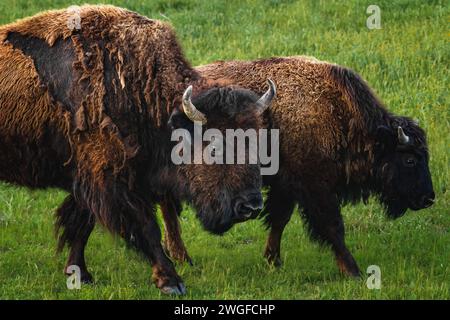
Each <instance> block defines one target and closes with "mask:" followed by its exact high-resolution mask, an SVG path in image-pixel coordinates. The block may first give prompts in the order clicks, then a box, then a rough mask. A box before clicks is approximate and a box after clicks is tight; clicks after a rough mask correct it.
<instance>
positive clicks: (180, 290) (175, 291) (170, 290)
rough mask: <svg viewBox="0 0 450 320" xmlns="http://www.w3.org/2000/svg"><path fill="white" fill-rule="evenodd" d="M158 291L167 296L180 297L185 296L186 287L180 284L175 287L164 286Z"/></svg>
mask: <svg viewBox="0 0 450 320" xmlns="http://www.w3.org/2000/svg"><path fill="white" fill-rule="evenodd" d="M160 290H161V292H162V293H164V294H169V295H176V296H182V295H185V294H186V287H185V286H184V284H183V283H181V282H180V283H178V284H177V285H176V286H164V287H162V288H161V289H160Z"/></svg>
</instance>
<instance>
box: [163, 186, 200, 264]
mask: <svg viewBox="0 0 450 320" xmlns="http://www.w3.org/2000/svg"><path fill="white" fill-rule="evenodd" d="M161 212H162V216H163V220H164V229H165V232H164V246H165V249H166V250H167V251H168V253H169V255H170V257H171V258H172V259H174V260H176V261H179V262H188V263H189V264H190V265H191V266H192V260H191V258H190V257H189V254H188V252H187V250H186V247H185V246H184V242H183V239H182V238H181V226H180V223H179V221H178V217H179V215H180V213H181V204H180V203H179V202H178V201H177V200H175V199H174V198H173V196H172V195H169V194H168V195H166V196H165V197H164V200H163V201H162V202H161Z"/></svg>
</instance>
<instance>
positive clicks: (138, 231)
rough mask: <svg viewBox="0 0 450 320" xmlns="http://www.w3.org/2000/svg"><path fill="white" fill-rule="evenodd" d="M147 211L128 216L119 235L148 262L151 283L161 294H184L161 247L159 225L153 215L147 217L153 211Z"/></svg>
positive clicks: (181, 284)
mask: <svg viewBox="0 0 450 320" xmlns="http://www.w3.org/2000/svg"><path fill="white" fill-rule="evenodd" d="M147 209H148V210H145V211H142V212H141V213H140V214H137V215H132V216H128V217H127V218H126V219H125V220H124V222H123V225H122V232H121V235H122V236H123V238H124V239H125V240H126V241H127V242H128V244H129V245H131V246H132V247H134V248H135V249H136V250H137V251H138V252H140V253H142V254H143V255H144V256H145V257H146V258H147V259H148V260H149V262H150V263H151V265H152V270H153V276H152V279H153V282H154V283H155V285H156V286H157V287H158V288H159V289H160V290H161V291H162V292H163V293H166V294H185V293H186V288H185V286H184V284H183V282H182V280H181V278H180V277H179V276H178V274H177V272H176V271H175V268H174V266H173V264H172V262H171V261H170V260H169V258H168V257H167V256H166V254H165V253H164V250H163V248H162V246H161V230H160V228H159V225H158V223H157V222H156V219H155V217H154V215H153V214H150V215H149V212H152V211H153V210H150V209H149V208H147Z"/></svg>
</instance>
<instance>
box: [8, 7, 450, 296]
mask: <svg viewBox="0 0 450 320" xmlns="http://www.w3.org/2000/svg"><path fill="white" fill-rule="evenodd" d="M83 2H86V1H61V0H57V1H50V0H39V1H31V0H3V1H1V2H0V23H1V24H4V23H8V22H11V21H14V20H15V19H17V18H21V17H24V16H28V15H32V14H34V13H37V12H39V11H41V10H44V9H50V8H63V7H67V6H68V5H70V4H80V3H83ZM88 2H90V1H88ZM93 2H94V3H98V2H102V1H98V0H97V1H93ZM110 3H113V4H115V5H119V6H123V7H126V8H129V9H132V10H135V11H137V12H139V13H141V14H143V15H146V16H148V17H151V18H155V19H165V20H170V22H171V23H172V24H173V25H174V26H175V28H176V30H177V32H178V35H179V38H180V40H181V43H182V45H183V46H184V49H185V52H186V55H187V57H188V59H189V60H190V61H191V62H192V64H193V65H200V64H205V63H208V62H212V61H214V60H217V59H255V58H259V57H269V56H287V55H299V54H304V55H312V56H315V57H317V58H319V59H323V60H328V61H332V62H336V63H339V64H342V65H346V66H349V67H351V68H353V69H354V70H356V71H357V72H359V73H360V74H361V75H362V76H363V77H364V78H365V79H367V80H368V82H369V83H370V84H371V85H372V87H373V88H374V89H375V91H376V92H377V93H378V94H379V96H380V97H382V99H383V100H384V102H385V103H386V105H387V106H389V108H390V109H391V110H392V111H394V112H396V113H398V114H401V115H408V116H411V117H414V118H416V119H418V120H419V121H420V124H421V125H422V127H423V128H424V129H425V130H426V131H427V133H428V139H429V144H430V149H431V151H430V152H431V171H432V174H433V181H434V186H435V191H436V194H437V201H436V204H435V205H434V206H433V207H432V208H430V209H428V210H424V211H419V212H408V213H407V215H406V216H405V217H403V218H401V219H399V220H397V221H390V220H388V219H387V218H386V217H385V216H384V215H383V213H382V211H381V207H380V206H379V204H378V203H376V202H375V201H370V202H369V204H368V205H362V204H361V205H357V206H347V207H345V208H344V209H343V214H344V217H345V221H346V226H347V243H348V246H349V248H350V250H351V251H352V252H353V254H354V256H355V258H356V259H357V261H358V262H359V265H360V267H361V269H362V270H364V271H365V270H366V268H367V267H368V266H369V265H372V264H375V265H378V266H380V268H381V272H382V287H381V289H380V290H369V289H367V287H366V282H365V280H360V281H355V280H350V279H346V278H344V277H342V276H341V275H340V274H339V272H338V270H337V267H336V266H335V263H334V260H333V257H332V254H331V252H329V250H326V249H321V248H319V247H318V246H317V245H316V244H313V243H311V242H310V241H309V239H308V237H307V235H306V233H305V231H304V228H303V224H302V221H301V219H300V217H299V216H298V215H294V216H293V220H292V221H291V223H290V224H289V225H288V227H287V230H286V232H285V235H284V238H283V244H282V246H283V248H282V254H283V260H284V265H283V267H282V268H281V269H274V268H271V267H269V266H268V265H267V264H266V262H265V260H264V259H263V257H262V251H263V247H264V243H265V239H266V235H267V232H266V231H265V230H264V227H263V226H262V224H261V223H260V222H259V221H252V222H248V223H245V224H241V225H238V226H236V227H235V228H233V229H232V231H231V232H229V233H228V234H226V235H225V236H223V237H216V236H212V235H209V234H207V233H206V232H205V231H203V230H202V229H201V227H200V225H199V223H198V222H197V221H196V219H195V217H194V214H193V213H192V212H191V211H190V209H189V208H186V210H185V211H184V214H183V219H182V226H183V230H184V233H183V237H184V240H185V242H186V244H187V247H188V250H189V252H190V254H191V256H192V257H193V259H194V264H195V265H194V266H193V267H190V266H188V265H179V266H177V269H178V271H179V273H180V275H181V276H182V277H183V279H184V280H185V283H186V285H187V286H188V294H187V296H186V297H184V298H187V299H272V298H274V299H317V298H325V299H449V298H450V293H449V290H450V266H449V262H450V212H449V207H450V190H449V178H450V172H449V167H450V166H449V165H450V163H449V148H450V130H449V122H450V104H449V95H448V88H449V69H448V68H449V62H450V59H449V55H450V50H449V40H450V37H449V30H448V19H449V17H450V15H449V10H448V6H447V8H446V7H445V1H431V0H430V1H426V2H425V1H420V0H417V1H407V0H401V1H391V0H389V1H388V0H376V1H374V0H367V1H366V0H364V1H298V2H297V1H290V0H284V1H283V0H280V1H277V0H270V1H250V0H239V1H234V0H233V1H217V0H208V1H188V0H170V1H166V0H147V1H111V2H110ZM369 4H377V5H379V6H380V8H381V19H382V29H381V30H369V29H367V28H366V19H367V16H368V15H367V14H366V8H367V6H368V5H369ZM447 5H448V3H447ZM64 197H65V194H64V193H63V192H60V191H56V190H48V191H30V190H26V189H22V188H17V187H13V186H7V185H4V184H0V298H1V299H160V298H164V299H167V298H168V297H165V296H162V295H161V294H160V293H159V291H158V290H157V289H156V288H155V287H154V286H153V285H151V284H150V275H151V274H150V268H149V266H148V265H147V264H146V263H144V262H143V261H142V260H141V259H140V258H139V257H138V256H137V255H136V254H135V253H133V252H131V251H129V250H128V249H127V248H126V247H125V245H124V242H123V241H122V240H120V239H114V238H112V237H111V236H110V235H109V234H108V233H106V232H105V231H104V230H102V229H101V228H97V229H96V230H95V232H94V234H93V235H92V237H91V239H90V242H89V245H88V248H87V251H86V254H87V260H88V265H89V266H90V270H91V272H92V273H93V275H94V277H95V279H96V283H95V284H94V285H91V286H83V287H82V289H81V290H73V291H71V290H68V289H67V288H66V278H65V276H64V275H63V273H62V269H63V267H64V263H65V258H66V252H65V253H64V254H63V255H60V256H57V255H56V254H55V246H56V241H55V238H54V236H53V212H54V210H55V209H56V208H57V207H58V206H59V204H60V203H61V201H62V200H63V198H64Z"/></svg>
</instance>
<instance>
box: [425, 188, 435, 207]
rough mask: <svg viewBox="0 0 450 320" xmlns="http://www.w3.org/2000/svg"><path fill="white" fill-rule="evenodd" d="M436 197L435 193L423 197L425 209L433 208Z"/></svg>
mask: <svg viewBox="0 0 450 320" xmlns="http://www.w3.org/2000/svg"><path fill="white" fill-rule="evenodd" d="M434 197H435V194H434V192H431V193H430V194H428V195H425V196H423V197H422V206H423V207H424V208H428V207H431V206H432V205H433V204H434Z"/></svg>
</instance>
